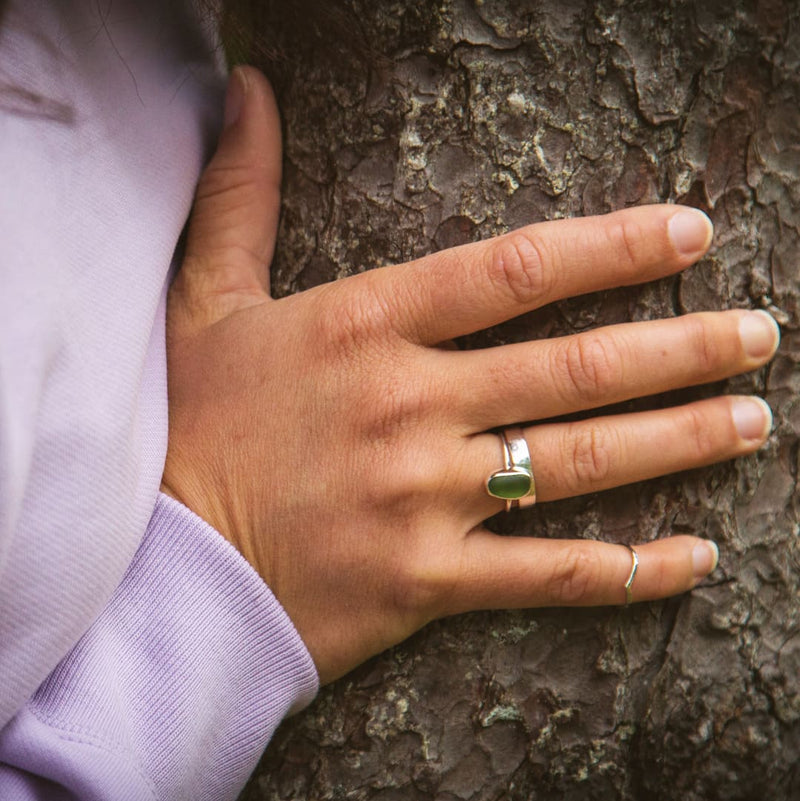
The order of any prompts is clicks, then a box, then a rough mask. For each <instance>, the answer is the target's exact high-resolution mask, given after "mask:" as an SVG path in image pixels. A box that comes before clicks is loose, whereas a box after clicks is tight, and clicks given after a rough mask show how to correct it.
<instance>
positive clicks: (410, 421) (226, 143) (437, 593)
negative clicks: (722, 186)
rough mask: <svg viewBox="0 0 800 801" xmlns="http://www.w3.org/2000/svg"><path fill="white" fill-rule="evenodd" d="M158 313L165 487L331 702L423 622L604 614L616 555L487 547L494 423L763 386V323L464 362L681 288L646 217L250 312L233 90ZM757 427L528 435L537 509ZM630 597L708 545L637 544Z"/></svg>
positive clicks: (258, 144)
mask: <svg viewBox="0 0 800 801" xmlns="http://www.w3.org/2000/svg"><path fill="white" fill-rule="evenodd" d="M227 118H228V120H229V122H230V125H229V127H227V128H226V130H225V132H224V133H223V135H222V137H221V140H220V143H219V149H218V151H217V154H216V156H215V157H214V159H213V161H212V163H211V164H210V166H209V167H208V169H207V170H206V172H205V174H204V175H203V178H202V181H201V183H200V186H199V188H198V192H197V200H196V205H195V208H194V212H193V215H192V220H191V226H190V233H189V238H188V246H187V254H186V260H185V262H184V264H183V267H182V270H181V272H180V274H179V275H178V277H177V279H176V281H175V284H174V286H173V288H172V290H171V294H170V302H169V317H168V359H169V393H170V437H169V449H168V454H167V462H166V467H165V471H164V489H165V491H166V492H168V493H170V494H172V495H173V496H175V497H176V498H178V499H179V500H180V501H182V502H183V503H185V504H186V505H187V506H188V507H189V508H191V509H192V510H194V511H195V512H196V513H197V514H199V515H200V516H202V517H203V518H205V519H206V520H208V521H209V522H210V523H211V524H212V525H213V526H215V527H216V528H217V529H218V530H219V531H220V532H221V533H222V534H223V535H224V536H225V537H227V538H229V539H230V541H231V542H232V543H233V544H234V545H235V546H236V547H237V548H238V549H239V550H240V551H241V552H242V553H243V554H244V556H245V557H246V558H247V559H248V560H249V561H250V563H251V564H252V565H253V566H254V567H255V568H256V570H257V571H258V572H259V573H260V574H261V576H262V577H263V578H264V580H265V581H266V582H267V584H268V585H269V586H270V588H271V589H272V591H273V592H274V593H275V595H276V596H277V598H278V599H279V600H280V602H281V603H282V604H283V606H284V607H285V609H286V611H287V612H288V614H289V615H290V617H291V618H292V620H293V622H294V623H295V625H296V627H297V629H298V631H299V633H300V635H301V636H302V637H303V639H304V641H305V643H306V645H307V647H308V648H309V650H310V652H311V655H312V657H313V658H314V660H315V663H316V665H317V668H318V670H319V673H320V677H321V680H322V681H323V682H327V681H330V680H332V679H334V678H336V677H337V676H340V675H342V674H343V673H345V672H347V671H348V670H350V669H351V668H353V667H354V666H356V665H357V664H359V663H360V662H362V661H363V660H364V659H366V658H367V657H369V656H371V655H373V654H375V653H378V652H379V651H382V650H383V649H385V648H387V647H388V646H390V645H392V644H394V643H397V642H399V641H400V640H403V639H404V638H405V637H407V636H408V635H410V634H411V633H412V632H414V631H415V630H417V629H418V628H420V627H421V626H423V625H424V624H425V623H427V622H428V621H430V620H432V619H434V618H437V617H442V616H445V615H451V614H455V613H459V612H463V611H467V610H472V609H482V608H511V607H533V606H546V605H559V606H561V605H593V604H620V603H624V601H625V590H624V584H625V581H626V579H627V578H628V575H629V572H630V569H631V555H630V553H629V551H628V550H627V549H626V548H623V547H621V546H619V545H614V544H607V543H600V542H593V541H584V540H570V541H553V540H545V539H534V538H519V537H502V536H496V535H494V534H492V533H490V532H489V531H487V530H486V529H485V528H484V527H483V526H482V525H481V521H483V520H484V519H485V518H487V517H489V516H491V515H492V514H494V513H496V512H497V511H499V510H500V509H502V508H503V503H502V502H501V501H498V500H496V499H493V498H491V497H489V496H488V495H487V493H486V492H485V489H484V482H485V480H486V478H487V476H488V475H489V474H490V473H491V472H493V471H494V470H497V469H499V468H501V466H502V452H501V448H500V441H499V439H498V437H497V435H496V434H495V433H487V432H489V431H490V430H491V429H495V428H497V427H502V426H508V425H514V424H516V423H518V421H521V420H531V419H546V418H551V417H555V416H558V415H562V414H565V413H568V412H574V411H576V410H580V409H590V408H595V407H600V406H604V405H606V404H610V403H616V402H618V401H623V400H625V399H629V398H634V397H638V396H643V395H649V394H652V393H657V392H663V391H665V390H669V389H673V388H675V387H682V386H689V385H694V384H699V383H703V382H709V381H718V380H720V379H723V378H725V377H726V376H730V375H733V374H735V373H739V372H742V371H745V370H751V369H753V368H755V367H757V366H759V365H761V364H764V362H766V361H767V360H768V359H769V357H770V356H771V355H772V353H773V352H774V351H775V348H776V347H777V341H778V331H777V326H776V325H775V324H774V322H772V320H771V318H769V317H768V316H766V315H764V314H763V313H759V312H745V311H728V312H719V313H707V314H693V315H687V316H685V317H682V318H677V319H668V320H656V321H652V322H640V323H631V324H626V325H616V326H611V327H608V328H602V329H599V330H596V331H592V332H588V333H583V334H578V335H575V336H569V337H563V338H559V339H550V340H542V341H537V342H530V343H521V344H514V345H506V346H503V347H496V348H487V349H485V350H478V351H469V352H463V351H458V350H453V349H451V348H447V347H443V346H442V343H445V342H446V341H448V340H450V339H451V338H453V337H457V336H459V335H463V334H467V333H469V332H473V331H477V330H479V329H482V328H486V327H488V326H492V325H495V324H496V323H499V322H501V321H503V320H506V319H509V318H511V317H514V316H516V315H519V314H522V313H524V312H527V311H530V310H531V309H535V308H537V307H540V306H542V305H544V304H546V303H550V302H552V301H555V300H558V299H560V298H566V297H570V296H572V295H576V294H579V293H584V292H592V291H595V290H600V289H605V288H607V287H615V286H621V285H630V284H635V283H639V282H643V281H651V280H653V279H656V278H660V277H662V276H665V275H669V274H672V273H675V272H677V271H679V270H682V269H683V268H685V267H687V266H688V265H690V264H691V263H692V262H694V261H695V260H696V259H698V258H699V257H700V256H701V255H702V254H703V253H704V252H705V251H706V248H707V247H708V244H709V242H710V239H711V225H710V222H709V221H708V219H707V218H706V217H705V215H703V214H702V213H700V212H697V211H694V210H690V209H685V208H682V207H677V206H667V205H661V206H648V207H639V208H634V209H629V210H627V211H622V212H616V213H614V214H609V215H607V216H603V217H593V218H586V219H575V220H565V221H559V222H546V223H540V224H536V225H532V226H529V227H527V228H524V229H521V230H519V231H515V232H513V233H510V234H508V235H505V236H502V237H498V238H496V239H493V240H490V241H486V242H480V243H477V244H472V245H465V246H463V247H458V248H454V249H452V250H448V251H444V252H441V253H437V254H434V255H431V256H427V257H425V258H423V259H420V260H418V261H415V262H412V263H409V264H404V265H400V266H394V267H386V268H383V269H381V270H374V271H371V272H368V273H365V274H362V275H358V276H355V277H352V278H348V279H346V280H343V281H340V282H336V283H334V284H328V285H326V286H321V287H317V288H315V289H312V290H309V291H307V292H303V293H301V294H298V295H295V296H292V297H288V298H285V299H282V300H272V299H271V298H270V297H269V294H268V267H269V262H270V260H271V257H272V253H273V249H274V245H275V233H276V227H277V220H278V205H279V201H278V193H279V183H280V160H281V152H280V138H279V123H278V114H277V110H276V107H275V103H274V99H273V97H272V94H271V91H270V89H269V86H268V84H267V83H266V81H265V79H264V78H263V77H262V76H261V75H260V73H258V72H257V71H256V70H253V69H249V68H245V69H240V70H237V71H236V72H235V73H234V76H233V77H232V81H231V88H230V89H229V95H228V101H227ZM770 425H771V415H770V413H769V409H768V407H766V404H764V403H763V401H760V400H758V399H748V398H734V397H719V398H714V399H711V400H703V401H699V402H696V403H692V404H689V405H687V406H682V407H679V408H672V409H665V410H658V411H649V412H642V413H637V414H621V415H618V416H613V417H608V416H599V417H595V418H594V419H591V420H587V421H583V422H572V423H544V424H540V425H535V426H532V427H530V428H528V429H526V432H525V433H526V438H527V441H528V443H529V445H530V450H531V455H532V460H533V468H534V473H535V477H536V483H537V488H538V496H539V500H540V501H552V500H556V499H558V498H565V497H569V496H573V495H578V494H581V493H586V492H594V491H595V490H601V489H605V488H607V487H613V486H617V485H620V484H625V483H628V482H633V481H639V480H641V479H646V478H649V477H652V476H656V475H660V474H663V473H668V472H671V471H676V470H684V469H687V468H692V467H696V466H699V465H705V464H708V463H711V462H714V461H717V460H721V459H727V458H730V457H734V456H738V455H740V454H746V453H749V452H751V451H754V450H755V449H757V448H758V447H759V446H760V445H761V444H762V443H763V442H764V440H765V438H766V436H767V434H768V432H769V429H770ZM637 550H638V553H639V557H640V566H639V570H638V573H637V575H636V580H635V583H634V586H633V590H634V595H635V599H636V600H647V599H653V598H660V597H663V596H667V595H671V594H673V593H678V592H682V591H685V590H687V589H689V588H691V587H693V586H694V585H695V584H696V583H697V582H698V581H699V580H700V579H701V578H702V577H703V576H705V575H707V574H708V573H709V572H710V570H712V569H713V567H714V565H715V563H716V551H715V548H714V546H713V545H711V544H709V543H707V542H704V541H703V540H699V539H696V538H693V537H688V536H676V537H672V538H670V539H666V540H661V541H657V542H652V543H648V544H643V545H641V546H638V548H637Z"/></svg>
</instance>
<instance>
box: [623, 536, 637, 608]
mask: <svg viewBox="0 0 800 801" xmlns="http://www.w3.org/2000/svg"><path fill="white" fill-rule="evenodd" d="M625 547H626V548H627V549H628V550H629V551H630V552H631V574H630V575H629V576H628V580H627V581H626V582H625V606H629V605H630V604H632V603H633V580H634V579H635V578H636V571H637V570H638V569H639V554H638V553H636V551H634V550H633V548H632V547H631V546H630V545H626V546H625Z"/></svg>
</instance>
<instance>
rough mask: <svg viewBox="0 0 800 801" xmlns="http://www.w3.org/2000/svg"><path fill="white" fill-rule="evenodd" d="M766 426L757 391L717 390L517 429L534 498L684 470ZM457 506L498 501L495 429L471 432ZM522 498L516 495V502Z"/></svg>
mask: <svg viewBox="0 0 800 801" xmlns="http://www.w3.org/2000/svg"><path fill="white" fill-rule="evenodd" d="M771 426H772V413H771V411H770V409H769V406H767V404H766V403H765V402H764V401H763V400H761V398H757V397H737V396H732V397H719V398H712V399H710V400H703V401H697V402H695V403H691V404H688V405H686V406H679V407H675V408H671V409H659V410H656V411H648V412H638V413H632V414H621V415H614V416H604V417H596V418H593V419H591V420H582V421H580V422H574V423H547V424H542V425H536V426H531V427H529V428H527V429H525V439H526V440H527V443H528V448H529V450H530V454H531V462H532V466H533V473H534V478H535V482H536V497H537V501H552V500H557V499H559V498H567V497H571V496H575V495H583V494H586V493H589V492H596V491H599V490H604V489H609V488H611V487H616V486H620V485H623V484H630V483H633V482H635V481H642V480H644V479H648V478H654V477H656V476H660V475H665V474H667V473H674V472H677V471H680V470H688V469H691V468H695V467H701V466H703V465H707V464H712V463H713V462H718V461H722V460H724V459H730V458H734V457H736V456H741V455H744V454H747V453H751V452H752V451H755V450H756V449H758V448H759V447H760V446H761V445H762V444H763V442H764V440H765V439H766V438H767V436H768V434H769V431H770V428H771ZM462 463H463V464H464V465H467V466H468V467H467V470H468V471H469V473H470V475H469V476H468V477H466V478H465V480H464V481H463V483H462V487H463V497H462V498H460V499H459V500H460V502H461V504H462V506H461V508H462V509H464V510H469V512H468V514H470V519H469V522H470V523H471V524H472V525H475V524H477V523H478V522H479V521H481V520H484V519H485V518H487V517H489V516H490V515H492V514H495V513H496V512H498V511H500V510H501V509H503V508H505V502H504V501H501V500H498V499H497V498H492V497H490V496H489V495H488V493H487V492H486V479H487V478H488V476H489V475H490V474H491V473H493V472H494V471H496V470H500V469H502V467H503V454H502V448H501V444H500V439H499V437H498V436H497V435H495V434H480V435H477V436H474V437H472V438H471V439H470V440H469V441H468V444H467V452H466V453H465V454H464V456H463V462H462ZM523 505H524V503H523Z"/></svg>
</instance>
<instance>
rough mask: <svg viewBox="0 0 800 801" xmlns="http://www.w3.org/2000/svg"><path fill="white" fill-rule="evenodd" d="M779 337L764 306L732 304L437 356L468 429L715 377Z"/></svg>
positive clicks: (744, 363)
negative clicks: (452, 374)
mask: <svg viewBox="0 0 800 801" xmlns="http://www.w3.org/2000/svg"><path fill="white" fill-rule="evenodd" d="M779 339H780V332H779V329H778V326H777V324H776V323H775V321H774V320H773V319H772V317H770V316H769V315H768V314H767V313H766V312H760V311H755V312H752V311H738V310H737V311H728V312H716V313H714V312H712V313H701V314H691V315H686V316H685V317H679V318H673V319H669V320H654V321H652V322H649V321H648V322H642V323H628V324H624V325H615V326H609V327H606V328H600V329H597V330H594V331H590V332H586V333H583V334H578V335H576V336H570V337H561V338H558V339H551V340H543V341H540V342H532V343H520V344H515V345H509V346H506V347H500V348H489V349H486V350H481V351H464V352H459V353H456V354H445V355H444V357H445V358H446V359H447V360H448V362H447V363H448V365H450V368H449V369H450V370H455V373H456V377H455V378H452V379H451V382H452V383H453V385H454V387H455V389H456V391H457V393H458V395H459V396H460V398H463V400H462V401H461V402H460V403H459V405H458V406H457V407H455V408H456V410H457V413H458V414H460V415H463V417H462V419H461V420H459V422H460V423H463V424H464V426H465V428H466V429H467V430H468V431H469V432H470V433H474V432H476V431H486V430H487V429H490V428H495V427H496V426H504V425H510V424H512V423H514V422H515V421H519V420H533V419H546V418H548V417H557V416H559V415H563V414H568V413H571V412H575V411H579V410H582V409H590V408H596V407H599V406H605V405H608V404H611V403H619V402H621V401H624V400H629V399H631V398H636V397H643V396H646V395H652V394H656V393H659V392H666V391H668V390H670V389H675V388H677V387H686V386H692V385H695V384H702V383H708V382H712V381H719V380H721V379H723V378H727V377H729V376H732V375H735V374H737V373H741V372H745V371H747V370H752V369H755V368H756V367H758V366H760V365H762V364H764V363H765V362H767V361H768V360H769V359H770V358H771V357H772V355H773V354H774V352H775V350H776V348H777V347H778V342H779ZM454 364H455V365H456V366H455V367H453V366H452V365H454Z"/></svg>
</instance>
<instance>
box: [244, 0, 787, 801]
mask: <svg viewBox="0 0 800 801" xmlns="http://www.w3.org/2000/svg"><path fill="white" fill-rule="evenodd" d="M352 6H353V9H354V11H355V15H356V17H357V18H358V19H359V20H360V24H361V25H362V27H363V30H364V32H365V35H366V38H367V40H368V41H369V42H370V44H371V45H372V47H373V49H374V50H375V51H376V52H380V53H382V54H385V55H386V56H387V58H386V59H385V60H379V61H372V62H368V63H365V62H359V61H358V60H355V61H354V62H353V63H352V64H350V65H349V66H347V65H345V66H343V65H342V61H341V60H340V61H339V62H337V63H336V64H332V63H331V61H330V60H329V59H328V57H327V56H325V55H324V51H323V50H320V49H319V48H316V47H314V46H309V47H308V49H307V51H306V52H305V53H304V54H303V57H302V58H299V59H298V60H297V62H296V63H295V65H294V66H293V67H292V68H291V70H290V73H289V76H288V79H287V80H286V81H285V82H284V83H283V85H282V88H281V93H280V103H281V106H282V111H283V115H284V120H285V129H286V142H285V148H286V171H285V190H284V191H285V195H284V201H283V217H282V222H281V232H280V240H279V250H278V256H277V260H276V263H275V265H274V269H273V286H274V291H275V292H276V293H277V294H286V293H289V292H293V291H298V290H302V289H305V288H307V287H309V286H312V285H314V284H318V283H320V282H323V281H329V280H333V279H337V278H341V277H344V276H347V275H350V274H352V273H354V272H358V271H362V270H367V269H372V268H376V267H379V266H381V265H383V264H388V263H399V262H403V261H406V260H409V259H411V258H414V257H417V256H420V255H422V254H425V253H429V252H431V251H434V250H437V249H440V248H443V247H449V246H451V245H455V244H459V243H462V242H468V241H474V240H476V239H479V238H484V237H488V236H491V235H494V234H497V233H500V232H504V231H507V230H509V229H511V228H514V227H517V226H520V225H524V224H527V223H529V222H534V221H538V220H545V219H555V218H560V217H568V216H576V215H586V214H595V213H601V212H605V211H609V210H612V209H617V208H623V207H626V206H630V205H635V204H641V203H648V202H656V201H659V202H660V201H667V202H676V203H687V204H691V205H695V206H698V207H700V208H703V209H704V210H706V211H707V212H708V213H709V214H710V215H711V217H712V219H713V220H714V223H715V229H716V233H715V239H714V244H713V248H712V251H711V253H710V255H709V256H708V257H706V258H705V259H703V261H702V262H701V263H700V264H699V265H697V266H696V267H694V268H692V269H691V270H689V271H687V272H686V273H685V274H683V275H681V276H678V277H674V278H670V279H666V280H663V281H659V282H657V283H654V284H650V285H647V286H643V287H638V288H633V289H626V290H624V291H614V292H605V293H600V294H597V295H593V296H588V297H584V298H579V299H573V300H569V301H565V302H563V303H559V304H556V305H554V306H552V307H549V308H546V309H543V310H541V311H539V312H537V313H534V314H530V315H526V316H525V317H524V318H520V319H518V320H514V321H510V322H509V323H507V324H506V325H503V326H499V327H498V328H496V329H493V330H492V331H489V332H485V333H483V334H481V335H479V336H474V337H469V338H467V339H466V340H465V341H464V342H463V343H462V344H463V346H464V347H473V346H486V345H494V344H500V343H503V342H510V341H515V340H521V339H528V338H532V337H543V336H557V335H563V334H569V333H573V332H576V331H580V330H584V329H586V328H589V327H594V326H598V325H603V324H609V323H615V322H622V321H625V320H628V319H633V320H641V319H649V318H655V317H664V316H671V315H677V314H683V313H685V312H689V311H696V310H701V309H722V308H763V309H767V310H768V311H770V312H771V313H772V314H773V315H774V316H775V318H776V319H777V320H778V321H779V322H780V323H781V326H782V329H783V340H782V344H781V348H780V351H779V353H778V355H777V356H776V358H775V360H774V361H773V362H772V364H771V365H770V366H768V367H767V368H765V369H763V370H760V371H758V372H756V373H753V374H750V375H746V376H740V377H737V378H735V379H732V380H731V381H728V382H726V383H725V384H724V385H716V386H714V387H704V388H699V389H693V390H687V391H684V392H680V393H673V394H672V395H671V396H669V397H666V398H656V399H647V400H645V401H641V402H638V403H634V404H625V405H624V407H620V408H624V409H643V408H652V407H655V406H660V405H664V404H667V403H676V402H682V401H684V400H688V399H694V398H699V397H704V396H707V395H711V394H714V393H716V392H719V391H726V392H731V393H751V392H755V393H757V394H760V395H762V396H763V397H765V398H766V399H767V400H768V401H769V403H770V404H771V406H772V408H773V410H774V413H775V430H774V432H773V434H772V436H771V438H770V440H769V443H768V445H767V446H766V447H765V448H764V449H763V450H762V451H761V452H760V453H758V454H757V455H754V456H750V457H747V458H744V459H740V460H738V461H736V462H735V463H729V464H723V465H718V466H715V467H711V468H707V469H703V470H697V471H692V472H688V473H685V474H680V475H677V476H670V477H666V478H663V479H659V480H655V481H650V482H646V483H642V484H639V485H635V486H630V487H625V488H621V489H619V490H615V491H610V492H606V493H602V494H598V495H593V496H588V497H584V498H579V499H574V500H571V501H567V502H562V503H554V504H548V505H543V506H540V507H536V508H534V509H533V510H530V511H526V512H524V513H521V514H518V515H511V516H508V517H507V518H504V519H498V520H496V521H495V525H496V526H497V527H498V530H501V531H503V532H504V533H507V534H509V535H531V536H543V537H593V538H598V539H602V540H606V541H609V542H623V543H631V544H633V543H636V542H645V541H648V540H652V539H656V538H659V537H666V536H669V535H670V534H673V533H678V532H681V533H691V534H697V535H700V536H707V537H712V538H714V539H715V540H716V541H717V542H718V543H719V545H720V550H721V560H720V565H719V568H718V569H717V570H716V571H715V573H714V574H713V575H712V576H711V577H710V579H709V580H707V581H705V582H703V584H702V585H701V586H700V587H698V588H697V589H695V590H694V591H693V592H691V593H687V594H685V595H683V596H681V597H678V598H674V599H670V600H667V601H663V602H658V603H649V604H643V605H640V606H635V607H631V608H627V609H589V610H565V609H550V610H531V611H526V612H502V611H498V612H483V613H476V614H472V615H465V616H462V617H459V618H453V619H449V620H445V621H440V622H438V623H435V624H433V625H431V626H429V627H428V628H427V629H425V630H424V631H422V632H420V633H419V634H418V635H416V636H415V637H413V638H412V639H411V640H409V641H408V642H406V643H404V644H402V645H400V646H398V647H397V648H395V649H393V650H392V651H390V652H388V653H386V654H383V655H381V656H379V657H377V658H375V659H373V660H372V661H371V662H369V663H368V664H367V665H364V666H363V667H362V668H360V669H358V670H356V671H354V672H353V673H352V674H350V675H349V676H347V677H345V678H344V679H342V680H340V681H339V682H337V683H336V684H334V685H332V686H330V687H327V688H325V689H324V690H323V691H322V692H321V693H320V697H319V698H318V699H317V701H316V702H315V703H314V704H313V705H312V707H311V708H310V709H309V710H307V711H306V712H304V713H303V714H302V715H300V716H298V717H297V718H294V719H292V720H290V721H288V722H287V723H286V724H285V725H284V726H283V727H282V729H281V730H280V732H279V733H278V735H277V736H276V738H275V740H274V742H273V743H272V745H271V746H270V748H269V749H268V751H267V754H266V756H265V758H264V760H263V762H262V764H261V766H260V767H259V769H258V771H257V772H256V774H255V776H254V777H253V780H252V781H251V783H250V785H249V786H248V788H247V789H246V791H245V793H244V795H243V796H242V798H243V799H246V801H256V799H259V800H262V801H263V800H264V799H270V800H272V799H287V800H288V799H320V800H322V799H326V800H327V799H370V801H395V799H397V800H399V799H403V801H414V799H437V800H439V801H456V800H457V799H472V800H473V801H479V800H480V801H483V800H484V799H486V800H487V801H488V799H505V800H507V801H511V800H512V799H520V800H521V799H541V800H542V801H545V800H547V801H551V799H552V801H555V799H559V801H563V800H564V799H576V800H577V799H580V801H591V800H592V799H598V800H599V799H602V801H606V799H612V798H613V799H625V801H639V800H640V799H648V801H650V800H651V799H652V801H671V800H672V799H675V800H676V801H677V799H680V801H714V800H715V799H720V801H722V800H723V799H724V801H737V800H739V801H745V800H749V799H761V798H770V799H772V801H792V800H793V799H797V798H800V601H799V600H798V598H799V593H800V547H798V533H799V532H800V525H799V521H800V502H799V500H798V489H797V476H798V467H800V465H799V464H798V459H799V454H800V447H799V444H800V440H799V435H800V371H799V370H798V360H800V328H799V326H800V305H799V304H800V279H799V278H798V274H799V269H798V260H799V259H800V9H798V5H797V4H796V3H794V2H791V0H761V1H760V2H758V1H756V0H751V1H749V2H735V3H730V2H724V3H723V2H720V0H712V1H711V2H706V3H702V4H701V3H687V2H677V0H672V1H671V2H661V0H634V1H633V2H622V1H621V0H616V1H615V0H595V1H594V2H583V0H537V2H528V1H527V0H482V2H481V0H441V2H438V3H431V2H423V3H414V4H412V3H402V2H390V1H389V0H378V2H370V0H352ZM344 61H345V62H346V61H347V58H346V57H345V58H344Z"/></svg>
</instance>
